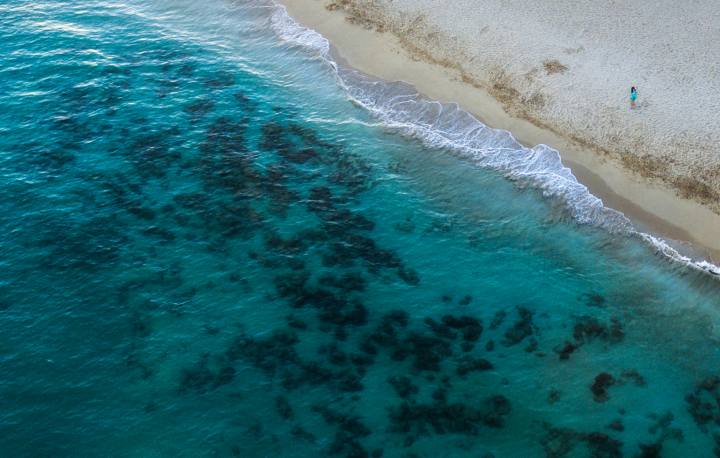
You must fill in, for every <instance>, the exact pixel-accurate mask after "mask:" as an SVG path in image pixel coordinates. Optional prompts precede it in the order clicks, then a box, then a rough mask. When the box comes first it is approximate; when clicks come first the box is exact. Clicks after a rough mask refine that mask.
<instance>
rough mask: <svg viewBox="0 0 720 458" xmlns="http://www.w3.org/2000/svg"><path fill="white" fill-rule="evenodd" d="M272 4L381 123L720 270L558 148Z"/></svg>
mask: <svg viewBox="0 0 720 458" xmlns="http://www.w3.org/2000/svg"><path fill="white" fill-rule="evenodd" d="M273 6H274V8H273V12H272V15H271V17H270V26H271V27H272V29H273V31H274V32H275V33H276V34H277V36H278V37H279V38H280V39H281V40H283V41H285V42H286V43H288V44H290V45H292V46H298V47H301V48H304V49H306V50H307V51H308V52H309V53H311V54H314V55H316V56H318V57H319V58H321V59H322V60H323V61H325V62H326V63H327V64H329V65H330V66H331V67H332V68H333V69H334V71H335V73H336V75H337V79H338V83H339V84H340V85H341V86H342V87H343V89H344V90H345V91H346V92H347V94H348V96H349V97H350V98H351V99H352V100H353V101H354V102H355V103H357V104H359V105H361V106H363V107H364V108H365V109H367V110H368V111H370V112H371V113H372V114H373V116H374V117H376V118H377V119H379V120H380V121H381V122H382V123H383V124H384V125H386V126H388V127H391V128H394V129H397V130H398V131H400V132H401V133H402V134H405V135H408V136H411V137H413V138H417V139H419V140H420V141H422V142H423V143H424V144H425V145H426V146H429V147H434V148H448V149H452V150H453V151H454V152H456V153H458V154H460V155H462V156H463V157H466V158H469V159H471V160H472V161H473V162H475V163H477V164H478V165H480V166H483V167H488V168H492V169H494V170H498V171H500V172H501V173H503V174H504V175H505V176H507V177H508V178H509V179H512V180H519V181H522V182H523V183H527V184H530V185H532V186H534V187H535V188H537V189H540V190H541V191H542V192H543V195H545V196H546V197H549V198H554V199H558V200H559V201H560V202H561V203H562V204H563V205H564V208H565V209H566V210H567V211H568V213H569V214H570V215H571V216H572V218H573V219H574V220H575V221H577V222H578V223H580V224H588V225H592V226H598V227H602V228H604V229H606V230H608V231H610V232H612V233H615V234H622V235H626V236H631V237H638V238H640V239H641V240H643V241H644V242H645V243H647V244H649V245H650V246H651V247H652V248H653V249H654V250H655V251H656V252H657V253H659V254H661V255H663V256H664V257H666V258H669V259H671V260H673V261H676V262H679V263H681V264H683V265H686V266H688V267H691V268H693V269H697V270H700V271H704V272H707V273H709V274H711V275H714V276H718V277H720V267H718V266H716V265H714V264H712V263H710V262H708V261H705V260H694V259H691V258H690V257H688V256H685V255H683V254H681V253H680V252H679V251H677V250H676V249H674V248H673V247H671V246H670V245H669V244H668V243H667V242H666V241H664V240H662V239H660V238H658V237H655V236H653V235H650V234H647V233H643V232H639V231H638V230H637V229H635V228H634V226H633V225H632V223H631V222H630V220H628V218H627V217H626V216H625V215H623V214H622V213H621V212H619V211H617V210H614V209H612V208H608V207H606V206H605V205H604V204H603V202H602V200H601V199H600V198H598V197H597V196H594V195H593V194H591V193H590V191H589V190H588V189H587V187H586V186H584V185H583V184H582V183H580V182H578V180H577V178H576V177H575V176H574V175H573V173H572V171H571V170H570V169H569V168H568V167H565V166H564V165H563V163H562V160H561V158H560V153H559V152H558V151H557V150H555V149H553V148H551V147H549V146H547V145H542V144H541V145H536V146H534V147H532V148H527V147H525V146H523V145H522V144H521V143H520V142H518V141H517V140H516V139H515V137H513V135H512V133H510V132H508V131H506V130H502V129H493V128H490V127H488V126H486V125H485V124H483V123H482V122H480V121H479V120H478V119H476V118H475V117H474V116H473V115H472V114H470V113H468V112H467V111H465V110H463V109H462V108H461V107H460V106H459V105H458V104H455V103H440V102H437V101H432V100H429V99H427V98H426V97H424V96H423V95H422V94H420V93H418V92H417V90H416V89H415V88H414V87H413V86H411V85H409V84H407V83H404V82H386V81H380V80H378V79H376V78H372V77H370V76H368V75H365V74H364V73H362V72H360V71H358V70H355V69H353V68H351V67H348V66H342V65H339V64H338V63H337V62H336V61H335V60H334V59H333V58H332V56H331V53H330V43H329V41H328V40H327V39H326V38H325V37H323V36H322V35H321V34H319V33H317V32H316V31H314V30H312V29H309V28H306V27H303V26H302V25H300V24H298V23H297V22H296V21H295V20H294V19H293V18H292V17H291V16H290V15H289V14H288V12H287V10H286V9H285V7H284V6H282V5H278V4H274V5H273Z"/></svg>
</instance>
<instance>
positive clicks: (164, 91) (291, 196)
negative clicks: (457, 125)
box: [0, 0, 720, 457]
mask: <svg viewBox="0 0 720 458" xmlns="http://www.w3.org/2000/svg"><path fill="white" fill-rule="evenodd" d="M273 14H278V13H277V10H276V9H274V8H273V7H272V6H271V5H270V4H268V3H251V2H244V1H240V2H225V1H221V0H210V1H206V2H197V1H191V0H181V1H169V0H167V1H163V0H152V1H149V2H141V1H139V0H138V1H124V2H100V1H78V2H73V3H71V4H70V3H68V2H61V1H48V2H43V3H37V2H27V1H18V0H11V1H9V2H5V3H3V5H2V6H0V17H2V19H3V20H2V22H0V37H1V38H2V45H3V53H2V54H0V63H1V64H2V65H0V89H1V90H0V107H1V108H2V109H1V110H0V174H1V175H0V176H2V179H3V185H4V189H5V192H4V193H3V194H2V195H1V197H0V210H1V211H0V227H1V228H2V232H0V233H1V234H3V235H2V237H0V249H1V250H2V253H3V256H2V260H1V261H0V262H2V270H1V271H0V272H1V273H0V314H1V316H2V321H0V326H1V329H0V331H1V332H0V348H1V349H2V359H1V360H0V361H2V366H1V367H2V373H3V376H2V379H0V380H1V381H0V403H1V404H0V405H1V407H2V408H1V409H0V455H2V456H13V457H22V456H53V457H58V456H102V457H107V456H117V457H129V456H134V457H153V456H188V457H200V456H241V457H264V456H283V457H314V456H342V457H345V456H352V457H362V456H384V457H396V456H398V457H400V456H402V457H404V456H407V457H411V456H427V457H436V456H448V457H456V456H457V457H460V456H463V457H464V456H496V457H527V456H553V457H560V456H569V457H570V456H572V457H574V456H603V457H604V456H608V457H610V456H635V455H641V456H670V457H672V456H678V457H680V456H712V455H713V453H717V452H715V451H714V450H715V449H716V448H717V447H720V446H719V445H718V444H716V443H715V439H714V437H715V436H714V435H715V434H716V433H720V430H719V429H718V426H717V423H718V422H720V408H719V407H718V405H720V404H718V402H717V400H718V399H720V382H719V381H717V380H720V379H715V378H713V377H717V375H718V367H720V364H719V363H720V354H719V353H718V341H717V337H718V332H717V330H716V323H717V322H718V305H720V300H719V299H718V297H719V296H718V293H720V286H719V285H718V281H717V280H716V279H714V278H712V277H711V276H710V275H708V274H705V273H702V272H700V271H698V270H696V269H693V268H690V267H688V266H685V265H683V264H680V263H675V262H672V261H670V260H669V259H667V258H666V257H664V256H662V255H658V254H655V253H654V252H653V250H652V249H651V247H650V246H648V245H647V244H645V243H643V241H642V240H641V239H639V238H638V237H633V236H626V235H618V234H614V235H611V233H610V232H609V231H607V230H605V229H603V228H599V227H595V226H591V225H578V224H577V223H576V222H575V221H576V220H575V219H574V218H573V215H572V214H571V213H569V212H568V209H567V206H566V205H564V203H563V202H561V201H559V200H558V199H551V198H548V197H547V196H546V195H543V194H547V192H543V191H541V190H538V189H537V188H536V187H533V186H531V184H532V183H526V182H522V181H509V180H508V179H506V178H505V177H504V176H503V175H501V174H500V173H499V172H497V171H493V170H491V169H488V168H481V167H479V166H478V165H477V164H476V162H474V161H472V160H471V158H468V156H467V155H465V154H459V153H458V151H455V150H453V149H451V148H432V147H430V146H428V145H427V142H421V141H420V140H416V139H414V138H413V137H411V136H410V137H409V136H407V135H406V136H403V135H401V134H403V133H407V132H405V131H404V130H403V129H401V128H398V127H397V126H388V125H387V124H384V123H383V122H382V121H383V120H382V119H381V118H379V117H378V116H377V113H375V114H373V113H370V112H368V111H367V110H365V109H364V108H363V107H361V106H358V105H357V104H353V103H351V102H350V101H349V100H348V94H347V92H346V91H345V89H343V88H342V87H341V85H339V84H338V80H337V73H336V72H335V70H334V69H333V68H332V66H330V65H328V64H327V62H326V61H325V60H324V59H322V58H320V57H319V56H318V54H317V53H314V52H312V50H310V49H308V48H307V47H300V46H295V45H293V44H292V43H289V42H287V41H286V40H282V39H280V38H279V37H278V35H277V34H276V32H277V20H275V21H273V20H272V19H271V18H272V17H273ZM276 19H277V17H276ZM273 27H275V29H273ZM523 183H525V184H523ZM545 191H546V190H545ZM602 374H605V375H602ZM642 453H644V455H642ZM653 453H654V454H653ZM490 454H492V455H490Z"/></svg>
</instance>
